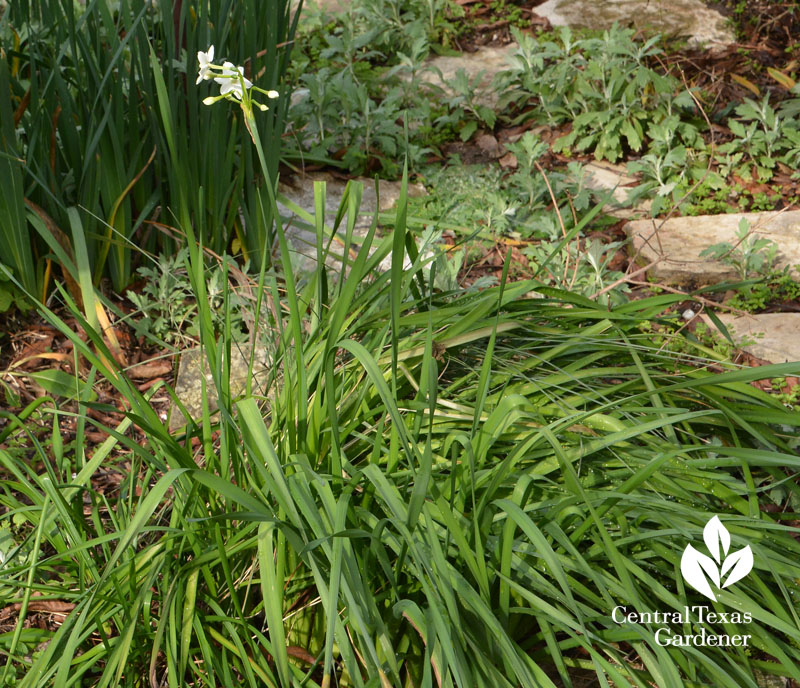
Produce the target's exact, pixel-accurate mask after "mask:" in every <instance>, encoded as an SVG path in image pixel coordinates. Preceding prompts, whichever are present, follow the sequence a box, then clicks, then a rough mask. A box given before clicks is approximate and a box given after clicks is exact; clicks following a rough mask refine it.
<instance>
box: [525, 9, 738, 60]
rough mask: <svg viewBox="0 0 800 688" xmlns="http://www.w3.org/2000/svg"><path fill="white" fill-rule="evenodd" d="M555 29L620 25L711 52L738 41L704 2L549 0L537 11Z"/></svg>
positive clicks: (718, 14)
mask: <svg viewBox="0 0 800 688" xmlns="http://www.w3.org/2000/svg"><path fill="white" fill-rule="evenodd" d="M534 12H536V14H538V15H539V16H541V17H545V18H547V19H548V20H549V21H550V23H551V24H552V25H553V26H576V27H577V26H580V27H585V28H590V29H608V28H610V27H611V26H612V24H614V22H619V23H620V24H621V25H622V26H627V25H629V24H633V25H634V26H635V27H636V28H637V29H650V30H652V31H656V32H658V33H664V34H675V35H678V36H686V37H688V38H689V42H690V43H694V44H698V45H705V46H708V47H709V48H711V49H714V48H723V47H725V46H726V45H728V44H730V43H734V42H735V41H736V38H735V36H734V35H733V32H732V31H731V30H730V29H729V28H728V27H727V25H726V20H725V17H724V16H722V15H721V14H720V13H719V12H717V11H716V10H713V9H711V8H709V7H707V6H706V4H705V3H704V2H702V1H701V0H547V2H545V3H544V4H542V5H539V6H538V7H536V8H534Z"/></svg>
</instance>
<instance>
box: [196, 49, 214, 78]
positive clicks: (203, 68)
mask: <svg viewBox="0 0 800 688" xmlns="http://www.w3.org/2000/svg"><path fill="white" fill-rule="evenodd" d="M197 61H198V62H199V63H200V70H199V71H198V72H197V81H196V82H195V83H196V84H199V83H200V82H201V81H206V80H208V79H210V78H211V66H212V62H214V46H213V45H211V46H209V47H208V52H205V53H204V52H203V51H202V50H199V51H198V52H197Z"/></svg>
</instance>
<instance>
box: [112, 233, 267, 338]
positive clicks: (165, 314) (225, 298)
mask: <svg viewBox="0 0 800 688" xmlns="http://www.w3.org/2000/svg"><path fill="white" fill-rule="evenodd" d="M188 258H189V251H188V249H186V248H182V249H180V250H179V251H178V252H177V253H175V254H174V255H172V256H165V255H162V256H159V257H158V259H157V260H156V261H155V262H154V264H153V266H152V267H146V266H142V267H140V268H139V269H138V270H137V274H138V277H139V279H141V280H142V282H143V284H142V288H141V291H140V292H134V291H131V290H128V292H127V296H128V299H129V300H130V301H131V303H133V305H134V306H136V308H137V309H138V312H135V313H133V314H132V323H133V326H134V329H135V331H136V335H137V336H142V335H152V336H154V337H156V338H157V339H160V340H162V341H164V342H167V343H173V344H174V343H182V342H185V341H186V340H187V339H191V338H196V337H197V336H198V335H199V330H198V322H197V318H196V316H197V311H198V306H197V302H196V300H195V298H194V293H193V291H192V285H191V281H190V279H189V275H188V273H187V270H186V265H187V262H188ZM226 260H228V261H231V262H233V261H232V259H231V258H229V257H228V258H226ZM234 267H235V264H234ZM226 275H227V273H226V271H224V270H223V268H222V266H220V265H215V266H214V267H212V268H210V269H209V270H207V271H206V278H205V279H206V295H207V298H208V301H209V304H210V307H211V313H212V324H213V326H214V329H215V331H216V332H218V333H221V332H223V331H224V330H225V328H226V327H230V336H231V338H232V340H233V341H234V342H241V341H243V340H244V339H245V338H246V337H247V336H248V333H247V328H246V325H245V323H246V322H247V321H252V319H253V316H252V314H246V313H245V311H246V309H247V308H248V304H247V302H246V301H244V300H243V299H241V298H240V297H239V296H238V295H237V294H236V292H235V291H233V290H232V289H227V288H226V287H225V282H226V280H227V276H226Z"/></svg>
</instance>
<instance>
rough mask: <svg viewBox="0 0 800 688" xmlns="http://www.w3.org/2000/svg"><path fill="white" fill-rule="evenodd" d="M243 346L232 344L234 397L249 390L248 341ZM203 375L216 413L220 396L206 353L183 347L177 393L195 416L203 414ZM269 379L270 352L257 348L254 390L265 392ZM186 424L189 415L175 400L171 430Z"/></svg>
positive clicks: (171, 417)
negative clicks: (184, 413) (247, 387)
mask: <svg viewBox="0 0 800 688" xmlns="http://www.w3.org/2000/svg"><path fill="white" fill-rule="evenodd" d="M244 346H245V348H237V347H236V345H235V344H234V345H232V346H231V364H230V393H231V397H232V398H235V397H238V396H240V395H241V394H243V393H244V392H245V390H246V385H247V378H248V370H249V362H250V360H249V358H250V356H249V352H248V351H247V349H246V345H244ZM203 377H205V381H206V394H207V396H208V404H209V410H210V412H211V413H212V414H213V413H214V412H215V411H217V409H218V404H219V398H218V396H217V388H216V386H215V385H214V380H213V378H212V376H211V373H210V372H209V369H208V363H207V361H206V358H205V355H203V356H202V357H201V355H200V349H199V348H197V349H190V350H188V351H184V352H183V353H182V354H181V360H180V364H179V366H178V374H177V376H176V378H175V394H176V395H177V396H178V398H179V399H180V400H181V403H182V404H183V405H184V406H185V407H186V411H187V412H188V413H189V415H190V416H191V417H192V418H193V419H194V420H199V419H201V418H202V417H203V388H202V378H203ZM269 380H270V370H269V367H268V356H267V355H266V353H264V352H259V351H256V357H255V360H254V361H253V384H252V392H253V394H266V392H267V385H268V384H269ZM185 425H186V419H185V418H184V416H183V413H182V412H181V410H180V409H179V408H178V406H177V405H176V404H174V403H173V404H172V406H171V409H170V417H169V428H170V430H171V431H175V430H180V429H181V428H183V427H184V426H185Z"/></svg>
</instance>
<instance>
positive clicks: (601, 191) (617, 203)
mask: <svg viewBox="0 0 800 688" xmlns="http://www.w3.org/2000/svg"><path fill="white" fill-rule="evenodd" d="M583 173H584V175H585V176H584V184H586V186H587V187H588V188H590V189H592V190H593V191H594V192H595V193H594V196H595V198H597V199H598V200H599V199H602V198H604V197H605V195H606V194H607V193H608V192H609V191H611V190H612V189H613V190H614V191H613V193H612V194H611V202H610V203H608V204H606V207H605V212H606V213H607V214H608V215H613V216H614V217H619V218H626V219H627V218H630V217H634V216H638V217H641V216H642V214H643V213H646V212H647V211H649V210H650V205H651V204H652V201H650V200H646V201H643V202H642V203H639V204H638V205H637V206H636V207H635V208H631V207H629V206H628V192H629V191H630V189H631V187H632V186H635V185H636V184H638V180H637V179H636V177H631V176H630V175H629V174H628V173H627V170H626V168H625V165H615V164H614V163H611V162H599V161H594V162H589V163H587V164H585V165H584V166H583Z"/></svg>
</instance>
